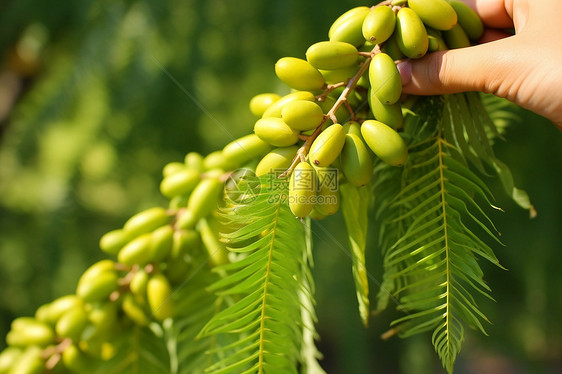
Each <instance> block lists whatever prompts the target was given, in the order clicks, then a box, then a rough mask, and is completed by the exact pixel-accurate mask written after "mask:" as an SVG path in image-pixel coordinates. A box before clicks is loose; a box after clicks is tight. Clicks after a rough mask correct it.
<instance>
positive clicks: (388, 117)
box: [369, 90, 404, 129]
mask: <svg viewBox="0 0 562 374" xmlns="http://www.w3.org/2000/svg"><path fill="white" fill-rule="evenodd" d="M369 106H370V107H371V112H372V113H373V115H374V116H375V119H376V120H377V121H380V122H383V123H386V124H387V125H388V126H390V127H392V128H393V129H399V128H401V127H402V122H403V121H404V116H403V115H402V107H401V106H400V103H399V102H397V103H394V104H390V105H386V104H383V103H381V102H380V100H379V99H378V98H377V96H376V95H375V94H374V93H373V92H371V90H369Z"/></svg>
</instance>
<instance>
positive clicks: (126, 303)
mask: <svg viewBox="0 0 562 374" xmlns="http://www.w3.org/2000/svg"><path fill="white" fill-rule="evenodd" d="M482 32H483V26H482V22H481V21H480V19H479V18H478V16H477V14H476V13H475V12H474V11H472V10H471V9H470V8H469V7H468V6H466V5H465V4H464V3H461V2H458V1H446V0H408V1H406V0H394V1H383V2H382V3H380V4H378V5H376V6H374V7H371V8H369V7H357V8H354V9H351V10H349V11H348V12H346V13H344V14H343V15H341V16H340V17H339V18H338V19H337V20H336V21H335V22H334V23H333V25H332V26H331V28H330V31H329V34H328V36H329V40H328V41H322V42H318V43H315V44H313V45H312V46H310V48H309V49H308V50H307V52H306V59H300V58H293V57H284V58H281V59H280V60H279V61H278V62H277V63H276V65H275V72H276V74H277V76H278V77H279V79H280V80H281V81H283V82H284V83H286V84H287V85H288V86H289V87H291V88H292V89H293V90H294V91H293V92H291V93H289V94H287V95H285V96H282V97H281V96H280V95H277V94H274V93H263V94H259V95H257V96H255V97H254V98H252V99H251V101H250V110H251V112H252V113H253V114H254V115H255V116H256V117H257V121H256V123H255V125H254V134H250V135H246V136H244V137H241V138H239V139H236V140H234V141H232V142H231V143H229V144H227V145H226V146H225V147H224V148H223V149H222V150H219V151H215V152H212V153H210V154H209V155H207V156H206V157H203V156H202V155H200V154H198V153H195V152H190V153H188V154H187V155H186V157H185V160H184V162H172V163H169V164H167V165H166V166H165V167H164V169H163V180H162V182H161V184H160V190H161V192H162V194H163V195H164V196H165V197H167V198H169V199H170V204H169V207H168V208H167V209H164V208H160V207H155V208H151V209H147V210H145V211H143V212H141V213H139V214H136V215H134V216H133V217H131V218H130V219H129V220H128V221H127V222H126V223H125V224H124V225H123V227H122V228H120V229H117V230H113V231H110V232H108V233H107V234H105V235H104V236H103V237H102V238H101V240H100V247H101V249H102V250H103V251H104V252H106V253H108V254H109V255H112V256H114V257H115V258H116V260H115V261H114V260H103V261H100V262H98V263H96V264H94V265H93V266H92V267H90V268H89V269H88V270H86V272H85V273H84V274H83V275H82V277H81V278H80V280H79V282H78V286H77V289H76V294H75V295H67V296H63V297H61V298H59V299H57V300H55V301H53V302H51V303H49V304H46V305H43V306H41V307H40V308H39V309H38V310H37V312H36V315H35V317H21V318H17V319H16V320H14V321H13V323H12V328H11V331H10V332H9V334H8V336H7V343H8V345H9V347H8V348H7V349H5V350H4V351H3V352H2V353H1V354H0V374H33V373H42V372H44V370H45V367H46V368H47V369H48V370H52V372H68V371H71V372H76V373H84V372H88V371H89V370H90V368H91V365H92V362H93V361H92V360H100V359H102V360H106V359H109V358H110V357H112V356H113V355H115V353H116V346H115V344H114V342H115V339H116V337H117V335H119V332H120V331H121V329H122V328H126V327H127V326H128V325H130V324H131V323H134V324H137V325H141V326H144V325H147V324H148V323H150V322H151V321H163V320H164V319H166V318H169V317H172V316H173V314H174V307H173V301H172V299H171V294H172V289H173V287H174V285H177V284H180V283H181V282H182V281H183V280H184V279H185V278H186V276H187V274H188V273H189V270H190V267H191V263H192V261H193V256H196V255H198V254H200V253H201V252H200V251H199V249H200V247H204V248H205V250H206V255H207V256H209V257H210V261H209V263H210V265H211V266H215V265H218V264H222V263H225V262H228V257H227V251H226V250H225V247H224V244H222V243H221V242H220V240H219V239H218V228H217V227H216V225H214V224H213V222H214V221H216V219H215V218H214V213H215V212H216V208H217V206H218V205H220V204H221V203H222V202H223V201H224V199H223V197H224V196H223V192H224V189H225V182H226V181H227V180H228V178H229V176H231V175H232V172H233V171H235V170H237V169H240V168H247V169H250V170H253V171H255V174H256V175H257V176H264V175H268V174H269V175H272V176H274V177H275V178H284V177H288V178H289V179H288V182H289V196H288V203H289V206H290V208H291V210H292V212H293V214H294V215H295V216H296V217H306V216H310V217H311V218H314V219H322V218H324V217H326V216H328V215H331V214H334V213H335V212H336V211H337V210H338V209H339V206H340V192H339V188H338V185H339V183H349V184H351V185H353V186H356V187H361V186H365V185H366V184H368V183H369V182H370V181H371V179H372V177H373V162H374V161H373V154H374V155H376V156H377V157H378V158H379V159H380V160H381V161H383V162H385V163H387V164H389V165H393V166H400V165H402V164H403V163H404V162H405V161H406V159H407V156H408V150H407V146H406V144H405V142H404V140H403V139H402V137H401V135H400V129H401V128H402V125H403V111H405V110H407V109H408V107H409V105H411V102H412V100H410V99H406V98H405V97H404V95H402V82H401V78H400V74H399V72H398V69H397V68H396V63H395V61H396V60H399V59H402V58H420V57H422V56H424V55H425V54H426V53H427V52H428V51H437V50H444V49H447V48H459V47H465V46H469V45H470V40H476V39H478V38H479V37H480V36H481V35H482ZM342 124H343V125H342ZM328 182H330V183H328ZM334 183H335V184H334Z"/></svg>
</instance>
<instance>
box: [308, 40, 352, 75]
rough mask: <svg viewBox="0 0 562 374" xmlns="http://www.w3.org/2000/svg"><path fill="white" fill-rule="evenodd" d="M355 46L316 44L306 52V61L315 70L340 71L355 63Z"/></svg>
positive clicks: (341, 43) (328, 43) (331, 42)
mask: <svg viewBox="0 0 562 374" xmlns="http://www.w3.org/2000/svg"><path fill="white" fill-rule="evenodd" d="M358 58H359V53H358V52H357V48H355V46H353V45H351V44H349V43H345V42H334V41H330V42H318V43H314V44H313V45H311V46H310V47H309V48H308V49H307V51H306V59H307V61H308V62H309V63H310V65H312V66H314V67H315V68H316V69H326V70H332V69H341V68H345V67H348V66H351V65H355V64H356V63H357V59H358Z"/></svg>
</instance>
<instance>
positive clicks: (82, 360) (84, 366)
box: [62, 344, 95, 374]
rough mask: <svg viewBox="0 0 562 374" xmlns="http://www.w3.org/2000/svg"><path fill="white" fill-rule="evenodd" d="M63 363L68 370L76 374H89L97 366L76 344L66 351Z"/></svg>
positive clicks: (63, 354) (63, 353) (63, 355)
mask: <svg viewBox="0 0 562 374" xmlns="http://www.w3.org/2000/svg"><path fill="white" fill-rule="evenodd" d="M62 362H63V363H64V366H66V368H67V369H69V370H70V371H71V372H73V373H76V374H79V373H89V372H91V371H92V368H93V367H94V365H95V364H94V360H93V359H92V358H91V357H90V356H88V355H87V354H85V353H84V352H82V351H81V350H80V349H78V347H77V346H76V345H74V344H72V345H69V346H68V347H66V348H65V349H64V351H63V352H62Z"/></svg>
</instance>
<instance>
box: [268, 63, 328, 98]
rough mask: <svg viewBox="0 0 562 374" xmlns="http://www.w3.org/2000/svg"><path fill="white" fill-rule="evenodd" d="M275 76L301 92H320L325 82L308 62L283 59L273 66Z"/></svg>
mask: <svg viewBox="0 0 562 374" xmlns="http://www.w3.org/2000/svg"><path fill="white" fill-rule="evenodd" d="M275 74H276V75H277V77H278V78H279V79H281V81H282V82H283V83H285V84H286V85H287V86H289V87H291V88H294V89H295V90H301V91H318V90H321V89H322V88H323V87H324V86H325V85H326V82H325V81H324V77H322V74H320V72H319V71H318V69H316V68H315V67H314V66H312V65H311V64H310V63H309V62H308V61H306V60H303V59H300V58H296V57H283V58H281V59H279V60H278V61H277V63H276V64H275Z"/></svg>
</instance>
